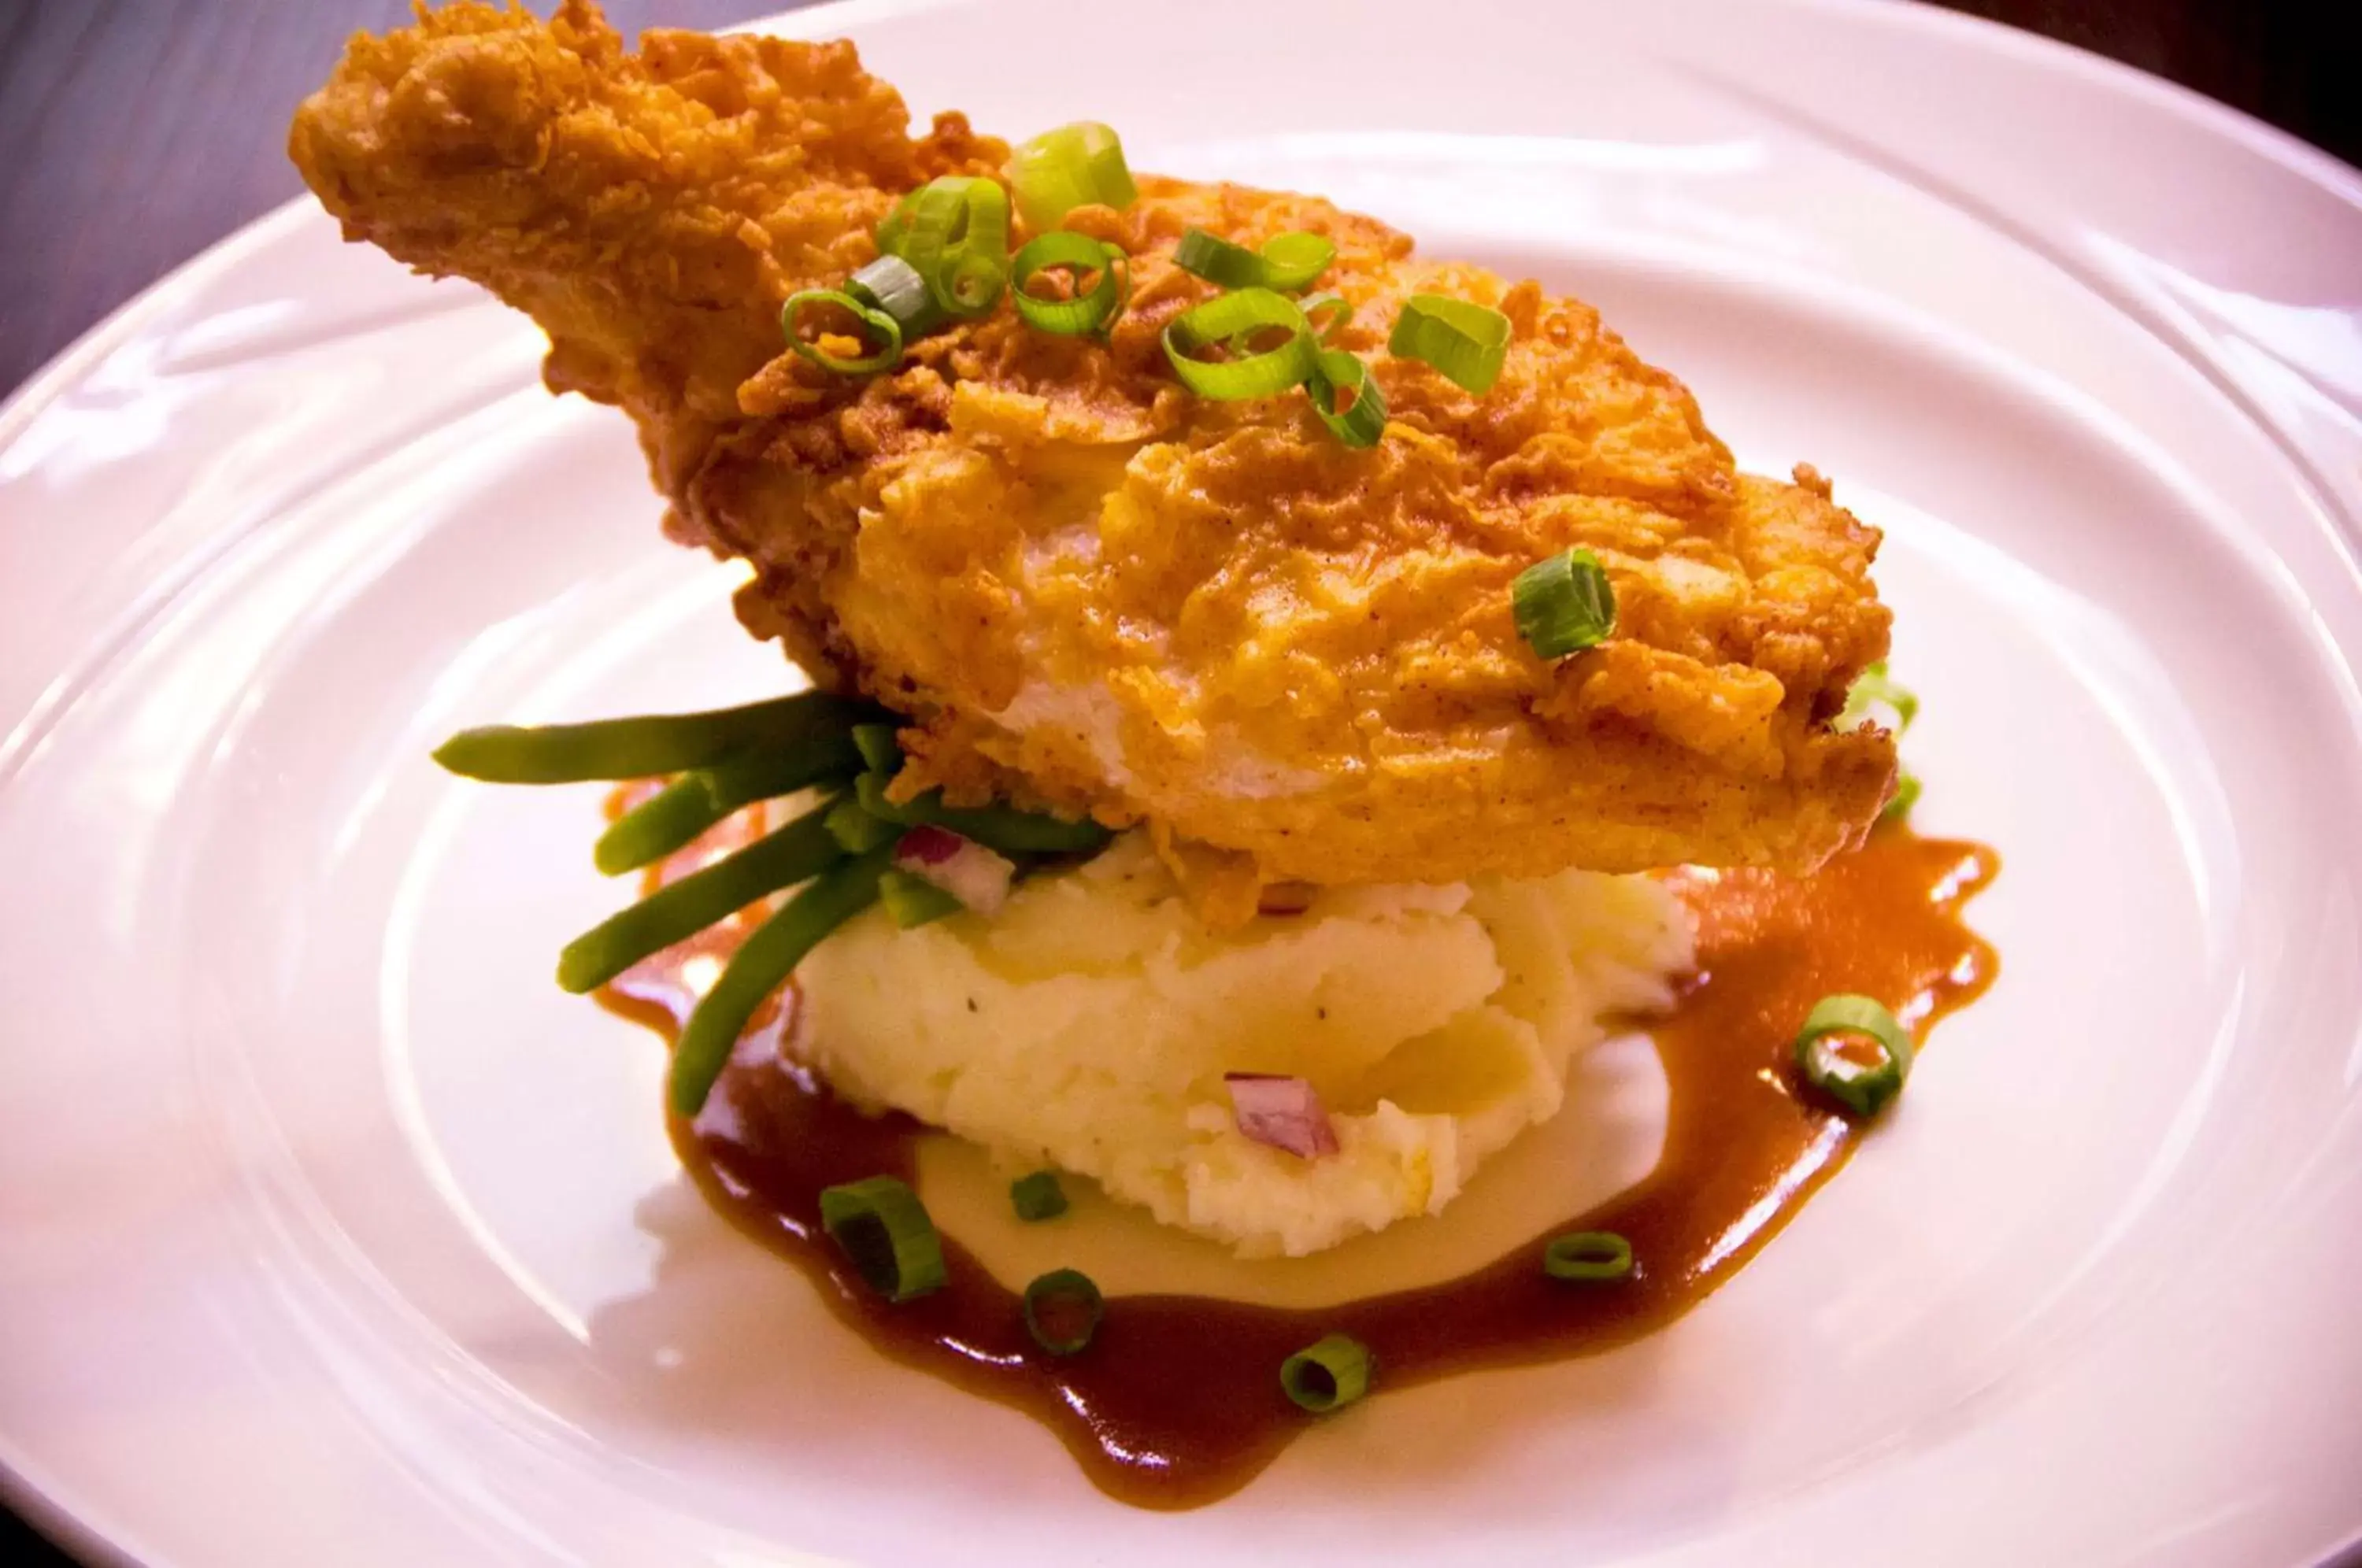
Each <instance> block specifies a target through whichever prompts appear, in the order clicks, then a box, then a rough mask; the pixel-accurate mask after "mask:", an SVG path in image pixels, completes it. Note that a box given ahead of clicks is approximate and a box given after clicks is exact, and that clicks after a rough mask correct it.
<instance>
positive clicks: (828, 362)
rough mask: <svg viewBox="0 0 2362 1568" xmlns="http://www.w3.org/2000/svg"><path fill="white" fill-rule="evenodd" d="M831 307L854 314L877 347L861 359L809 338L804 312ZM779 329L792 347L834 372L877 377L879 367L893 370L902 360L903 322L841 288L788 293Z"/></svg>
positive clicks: (813, 361) (781, 308)
mask: <svg viewBox="0 0 2362 1568" xmlns="http://www.w3.org/2000/svg"><path fill="white" fill-rule="evenodd" d="M830 307H833V308H834V309H837V310H841V311H844V313H845V314H847V315H850V316H852V317H853V319H854V320H855V322H857V323H859V324H860V326H861V328H862V329H863V331H864V332H865V333H866V334H868V335H870V336H871V337H874V339H875V341H876V342H877V345H878V346H877V348H876V349H875V350H874V351H872V352H870V353H867V354H864V355H862V356H861V357H860V358H858V359H846V358H844V356H843V355H841V354H837V353H834V352H832V351H831V350H829V349H827V348H822V347H821V346H820V345H819V344H818V343H816V342H813V341H812V340H811V339H810V338H807V337H805V336H804V334H803V313H804V312H805V311H806V310H811V309H824V308H830ZM779 330H780V331H782V332H784V333H786V334H787V335H788V347H789V348H792V349H794V350H795V351H796V352H797V353H799V354H800V355H802V356H803V357H804V358H805V359H810V360H811V362H812V363H813V364H815V365H818V366H819V367H820V368H821V369H822V370H827V371H829V372H831V373H832V374H834V375H839V376H874V375H876V374H877V372H878V371H880V370H892V369H893V368H894V367H895V366H896V365H897V364H900V362H901V359H902V324H901V323H900V322H899V321H896V320H895V319H894V318H893V317H892V316H891V315H888V314H887V313H886V312H884V311H882V310H877V309H876V308H874V307H872V306H869V305H866V304H862V303H861V302H860V301H859V300H857V299H855V298H854V297H853V296H852V295H851V294H848V293H845V292H844V290H842V289H803V290H800V291H799V292H797V293H792V294H789V296H788V303H787V304H784V305H782V306H780V307H779ZM822 330H823V331H824V330H826V329H825V328H822Z"/></svg>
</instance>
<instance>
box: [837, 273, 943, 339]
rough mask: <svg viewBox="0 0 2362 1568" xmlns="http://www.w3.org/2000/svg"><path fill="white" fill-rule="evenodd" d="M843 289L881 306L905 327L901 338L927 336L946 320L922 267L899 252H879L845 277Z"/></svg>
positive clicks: (863, 302)
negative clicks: (897, 254) (866, 264)
mask: <svg viewBox="0 0 2362 1568" xmlns="http://www.w3.org/2000/svg"><path fill="white" fill-rule="evenodd" d="M844 292H845V293H848V294H851V295H852V296H853V297H854V298H855V299H857V300H859V301H860V302H861V303H862V304H866V305H867V306H869V307H870V308H871V309H873V310H882V311H884V312H885V313H886V314H887V315H890V316H892V317H893V318H894V322H895V325H896V326H900V328H901V329H902V341H903V342H904V343H909V342H910V341H911V340H912V339H913V338H916V337H923V336H925V335H926V334H927V333H929V332H932V331H933V330H934V329H935V328H936V327H938V326H942V325H943V324H944V309H943V307H942V306H941V305H939V304H935V296H934V295H933V293H931V292H930V291H929V290H928V288H927V281H926V279H924V278H922V277H921V276H919V270H918V269H917V268H916V267H913V266H911V264H910V263H909V262H908V261H905V260H903V259H901V258H900V256H894V255H886V256H880V257H879V258H877V260H875V261H872V262H871V263H869V265H868V266H866V267H864V268H862V269H861V270H860V271H857V272H855V273H854V274H853V276H852V277H850V278H847V279H846V280H845V281H844Z"/></svg>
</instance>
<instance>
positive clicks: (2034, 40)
mask: <svg viewBox="0 0 2362 1568" xmlns="http://www.w3.org/2000/svg"><path fill="white" fill-rule="evenodd" d="M987 3H988V0H822V3H821V4H817V5H813V6H805V7H801V8H800V9H797V10H793V11H788V12H778V13H770V14H767V15H764V16H760V17H755V18H752V19H749V20H748V21H745V22H744V23H740V24H736V25H734V26H733V27H731V28H727V29H723V30H726V31H730V32H766V33H770V34H774V35H777V36H781V37H799V38H802V37H812V36H819V35H836V34H850V33H856V32H857V31H858V30H859V29H862V28H867V27H870V26H874V25H876V24H877V23H880V22H884V21H887V20H889V19H894V18H899V17H910V16H914V15H922V14H927V13H932V12H942V11H951V10H958V9H969V10H974V9H981V8H983V7H984V6H986V5H987ZM1694 3H1695V4H1697V6H1698V8H1700V9H1704V10H1709V11H1710V10H1713V9H1716V7H1717V6H1718V5H1720V4H1721V3H1723V0H1694ZM1776 3H1777V4H1778V5H1779V6H1783V7H1785V8H1787V9H1789V10H1792V11H1797V12H1820V13H1827V14H1830V15H1833V16H1838V17H1843V18H1845V19H1846V21H1847V23H1848V25H1850V26H1869V27H1882V28H1886V29H1888V30H1890V31H1897V32H1906V33H1908V32H1917V33H1920V34H1923V35H1926V36H1931V37H1935V38H1937V39H1949V40H1951V41H1953V42H1955V43H1957V45H1959V47H1965V48H1971V49H1976V50H1982V51H1985V52H1987V53H1989V54H1992V55H1994V56H1998V57H2003V58H2005V59H2008V60H2010V61H2013V62H2014V63H2015V64H2017V65H2019V66H2022V67H2025V68H2027V69H2033V70H2039V71H2047V72H2059V73H2063V74H2065V75H2067V76H2069V77H2071V78H2073V79H2075V80H2076V81H2077V82H2079V83H2081V84H2083V85H2084V86H2086V87H2088V88H2090V89H2092V90H2095V91H2099V92H2103V93H2106V94H2112V95H2116V96H2120V97H2123V98H2127V99H2131V100H2135V101H2143V102H2146V103H2147V104H2149V105H2154V106H2156V107H2158V108H2159V109H2161V110H2163V111H2165V112H2167V113H2169V114H2171V115H2173V116H2176V117H2178V118H2180V119H2181V120H2182V121H2184V122H2185V123H2188V124H2191V125H2192V126H2193V127H2197V128H2200V129H2202V130H2203V131H2205V132H2207V133H2209V134H2210V135H2213V136H2217V137H2220V138H2225V139H2227V140H2229V141H2231V142H2233V143H2235V144H2236V145H2237V146H2239V147H2241V148H2243V149H2246V150H2247V151H2248V152H2251V153H2253V154H2254V155H2256V156H2257V157H2259V158H2262V159H2264V160H2268V161H2269V162H2271V163H2273V164H2276V165H2278V166H2279V167H2280V168H2281V169H2283V170H2285V171H2289V172H2290V173H2292V174H2295V175H2297V176H2299V177H2300V178H2302V179H2304V180H2306V181H2307V182H2311V183H2312V184H2313V185H2315V186H2317V187H2319V188H2320V189H2322V190H2323V191H2324V192H2325V193H2329V194H2331V195H2333V196H2334V197H2335V198H2336V199H2337V200H2339V201H2340V202H2342V203H2344V204H2345V205H2347V206H2349V207H2351V208H2353V209H2355V210H2356V211H2362V167H2357V166H2356V165H2354V164H2349V163H2347V162H2345V160H2342V159H2340V158H2339V157H2337V156H2336V155H2335V154H2334V153H2332V152H2330V151H2328V150H2327V149H2323V148H2321V147H2318V146H2315V145H2314V144H2312V143H2311V142H2308V141H2306V140H2304V139H2303V138H2301V137H2299V136H2297V135H2295V134H2293V133H2291V132H2289V131H2287V130H2284V129H2281V128H2280V127H2276V126H2273V125H2271V124H2269V123H2268V122H2266V121H2264V120H2262V119H2260V118H2257V117H2256V116H2252V115H2250V114H2248V113H2246V112H2245V111H2243V110H2240V109H2237V108H2235V107H2233V106H2231V105H2226V104H2224V103H2222V102H2220V101H2218V100H2216V99H2213V98H2212V97H2209V96H2207V95H2205V94H2202V93H2200V92H2198V91H2196V90H2194V89H2192V88H2190V87H2186V86H2183V85H2181V84H2180V83H2175V82H2172V81H2169V80H2168V79H2166V78H2163V77H2161V76H2158V75H2156V74H2154V73H2152V72H2147V71H2146V70H2143V69H2141V68H2139V67H2136V66H2134V65H2131V64H2128V63H2125V62H2124V61H2117V60H2114V59H2112V58H2110V57H2108V56H2105V55H2103V54H2100V53H2097V52H2096V51H2094V50H2089V49H2086V48H2083V47H2081V46H2079V45H2076V44H2072V43H2069V42H2066V41H2064V40H2060V39H2053V38H2049V37H2047V36H2045V35H2042V34H2038V33H2035V32H2031V31H2028V30H2025V29H2023V28H2016V27H2014V26H2012V25H2009V24H2007V23H2004V22H2001V21H1998V20H1994V19H1992V18H1988V17H1981V16H1975V15H1971V14H1967V13H1961V12H1955V11H1951V10H1948V9H1944V8H1942V7H1941V6H1937V5H1933V4H1927V3H1924V0H1914V3H1912V4H1909V5H1907V6H1898V5H1895V4H1893V0H1776ZM856 41H857V40H856ZM321 222H333V220H332V219H329V218H328V217H327V216H326V214H324V213H322V212H321V211H320V210H319V209H318V207H317V205H316V203H315V200H314V198H313V197H312V196H311V195H310V194H308V193H304V194H299V195H296V196H292V197H290V198H289V199H287V200H286V201H284V202H282V203H280V204H277V205H275V206H273V207H271V208H270V209H269V210H267V211H266V212H264V213H262V214H261V215H258V216H257V217H255V218H252V219H250V220H248V221H247V222H245V223H243V224H240V225H238V226H236V227H235V228H233V229H231V230H230V231H229V232H228V233H226V234H225V235H223V236H222V237H219V238H218V239H216V240H215V241H213V242H211V243H210V244H208V245H206V246H204V248H201V249H199V250H197V251H196V252H195V253H194V254H193V255H192V256H190V257H189V258H187V259H185V260H183V261H182V262H180V263H178V264H177V265H175V266H174V267H173V268H171V270H170V271H167V272H166V273H165V274H164V275H163V276H161V277H160V278H159V279H157V280H155V281H154V282H150V283H149V284H148V285H146V286H145V287H143V288H141V289H139V290H138V291H137V292H136V293H133V294H131V295H130V296H129V297H128V298H127V299H126V300H124V301H123V302H122V303H121V304H117V305H116V306H115V307H114V308H113V309H111V310H110V311H108V312H107V313H106V314H105V315H103V316H102V317H101V318H100V319H99V320H98V321H96V322H94V324H92V325H91V326H89V327H87V328H86V329H85V330H83V332H82V333H80V334H79V335H77V336H76V337H74V338H73V339H72V341H71V342H69V343H68V344H67V345H66V346H65V347H64V348H61V349H59V350H58V351H57V352H56V353H55V354H53V355H51V356H50V358H49V359H47V360H45V361H44V362H43V363H42V364H41V365H40V366H39V368H38V369H36V370H34V371H33V372H32V373H31V374H30V375H28V377H27V378H26V379H25V381H23V382H21V383H20V384H19V385H18V386H17V388H15V389H14V390H13V391H12V392H9V393H8V395H7V396H6V398H5V399H0V451H5V450H6V449H8V448H9V447H13V446H14V445H15V444H16V443H17V441H18V439H19V438H20V437H21V436H22V435H23V434H24V432H25V430H26V428H27V427H28V425H30V424H31V423H32V422H33V421H34V420H36V419H37V418H38V417H39V415H40V414H42V413H43V412H44V411H45V410H46V409H48V408H49V407H50V406H51V405H52V404H54V403H56V402H57V401H58V400H59V399H60V398H61V397H62V396H65V395H67V394H69V393H70V392H72V390H73V389H74V388H75V387H76V386H78V385H79V384H81V383H82V382H83V381H84V380H85V379H86V377H87V376H88V374H89V372H90V371H91V370H93V369H94V368H95V367H96V366H97V365H99V364H100V363H101V362H103V361H104V360H105V359H106V358H107V357H108V356H109V355H110V354H112V353H114V352H115V351H116V350H117V349H119V348H121V347H123V346H124V345H125V344H126V343H127V342H129V341H131V340H133V339H135V338H136V337H138V335H139V334H140V333H141V332H142V331H144V330H146V329H147V328H149V326H151V325H153V324H154V323H155V322H156V321H157V319H158V318H159V317H160V316H162V315H165V314H167V313H168V312H169V311H170V310H171V308H172V306H173V305H174V304H176V303H178V302H179V301H180V300H182V298H184V297H186V296H188V295H191V294H193V293H196V292H198V291H199V290H200V289H201V288H202V287H203V286H204V284H206V283H207V282H212V281H214V280H216V279H218V278H220V277H223V276H225V275H226V274H229V273H231V272H233V271H236V270H237V268H239V267H240V266H241V265H243V264H244V263H245V262H246V261H247V259H248V257H249V256H251V255H252V254H253V253H256V252H259V251H261V250H263V249H266V248H268V247H270V245H271V244H273V243H275V242H277V241H279V240H281V239H282V238H284V237H287V236H288V235H289V234H291V233H292V232H294V231H296V230H298V229H300V228H302V227H304V226H310V225H313V224H316V223H321ZM23 717H24V715H23V714H18V713H6V714H0V724H5V725H13V724H14V723H17V722H18V721H19V720H21V718H23ZM6 734H7V730H6V728H0V737H5V736H6ZM11 1446H12V1447H13V1445H11ZM26 1457H27V1456H25V1455H22V1454H15V1453H11V1454H6V1455H0V1501H5V1502H6V1505H7V1506H8V1507H11V1508H13V1509H14V1510H15V1511H16V1512H17V1514H18V1515H19V1516H20V1517H21V1518H23V1519H24V1521H25V1522H26V1523H27V1524H28V1526H30V1527H31V1528H33V1529H37V1530H39V1532H40V1533H42V1534H43V1535H45V1536H47V1537H49V1538H50V1539H51V1540H56V1541H57V1542H59V1543H60V1545H61V1549H63V1550H65V1551H69V1552H70V1553H71V1554H72V1555H73V1556H74V1557H76V1558H77V1559H79V1560H82V1561H88V1562H105V1563H108V1564H116V1563H120V1564H128V1565H131V1568H138V1564H140V1563H142V1562H149V1561H151V1560H150V1559H149V1558H147V1557H145V1556H143V1555H140V1554H138V1552H137V1551H136V1550H135V1548H134V1547H133V1546H132V1545H131V1544H128V1543H130V1542H136V1541H137V1540H138V1531H137V1530H136V1529H127V1530H124V1531H123V1532H121V1534H120V1535H119V1536H116V1535H110V1534H107V1533H104V1532H103V1527H101V1526H99V1525H96V1524H93V1523H89V1522H86V1520H85V1518H83V1516H81V1515H78V1514H76V1513H75V1512H73V1511H72V1509H71V1508H70V1507H68V1506H67V1505H66V1504H65V1503H64V1502H62V1501H61V1500H60V1498H59V1497H58V1496H56V1495H55V1493H54V1492H53V1490H52V1489H51V1488H50V1487H48V1486H44V1485H40V1484H39V1480H38V1479H37V1478H36V1477H37V1476H38V1474H39V1466H37V1465H31V1464H27V1463H22V1461H23V1460H24V1459H25V1458H26ZM2356 1557H2362V1525H2357V1526H2356V1529H2354V1530H2353V1531H2352V1532H2351V1533H2350V1534H2348V1535H2347V1536H2345V1538H2343V1539H2342V1540H2339V1541H2338V1542H2336V1543H2335V1544H2334V1545H2333V1546H2331V1548H2330V1549H2329V1551H2328V1553H2327V1555H2326V1557H2324V1559H2323V1562H2345V1561H2347V1560H2348V1559H2350V1558H2356ZM153 1561H156V1562H166V1561H169V1560H166V1559H156V1560H153Z"/></svg>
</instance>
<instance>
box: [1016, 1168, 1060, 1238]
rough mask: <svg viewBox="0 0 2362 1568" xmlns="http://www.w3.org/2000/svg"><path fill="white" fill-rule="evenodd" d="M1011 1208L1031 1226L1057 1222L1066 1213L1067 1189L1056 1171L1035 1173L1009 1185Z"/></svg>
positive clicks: (1019, 1178) (1021, 1177) (1020, 1177)
mask: <svg viewBox="0 0 2362 1568" xmlns="http://www.w3.org/2000/svg"><path fill="white" fill-rule="evenodd" d="M1009 1206H1010V1208H1011V1209H1015V1210H1017V1218H1019V1219H1020V1220H1024V1221H1025V1222H1026V1223H1027V1224H1029V1225H1036V1224H1039V1223H1041V1222H1042V1221H1043V1220H1055V1219H1056V1218H1057V1217H1058V1216H1059V1215H1061V1214H1064V1213H1065V1211H1066V1189H1065V1187H1061V1186H1059V1185H1058V1173H1057V1172H1055V1171H1035V1172H1034V1173H1033V1174H1032V1176H1019V1177H1018V1178H1017V1179H1016V1180H1015V1181H1012V1182H1010V1184H1009Z"/></svg>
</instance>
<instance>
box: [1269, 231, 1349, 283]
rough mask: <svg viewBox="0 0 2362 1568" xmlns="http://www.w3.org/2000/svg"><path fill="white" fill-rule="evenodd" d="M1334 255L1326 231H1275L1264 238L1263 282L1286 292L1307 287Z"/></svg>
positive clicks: (1334, 257)
mask: <svg viewBox="0 0 2362 1568" xmlns="http://www.w3.org/2000/svg"><path fill="white" fill-rule="evenodd" d="M1335 259H1337V247H1336V244H1335V242H1334V241H1332V240H1330V238H1329V237H1328V236H1326V235H1320V234H1312V233H1309V232H1306V231H1298V232H1297V233H1294V234H1281V235H1275V236H1273V237H1271V238H1269V239H1266V240H1264V246H1263V286H1264V288H1266V289H1277V290H1279V291H1280V292H1281V293H1290V294H1292V293H1295V292H1296V291H1297V290H1298V289H1303V288H1309V287H1310V286H1311V285H1312V283H1313V282H1314V281H1315V280H1316V279H1318V278H1319V276H1320V274H1321V273H1323V272H1325V271H1328V270H1329V263H1330V262H1331V261H1334V260H1335Z"/></svg>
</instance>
